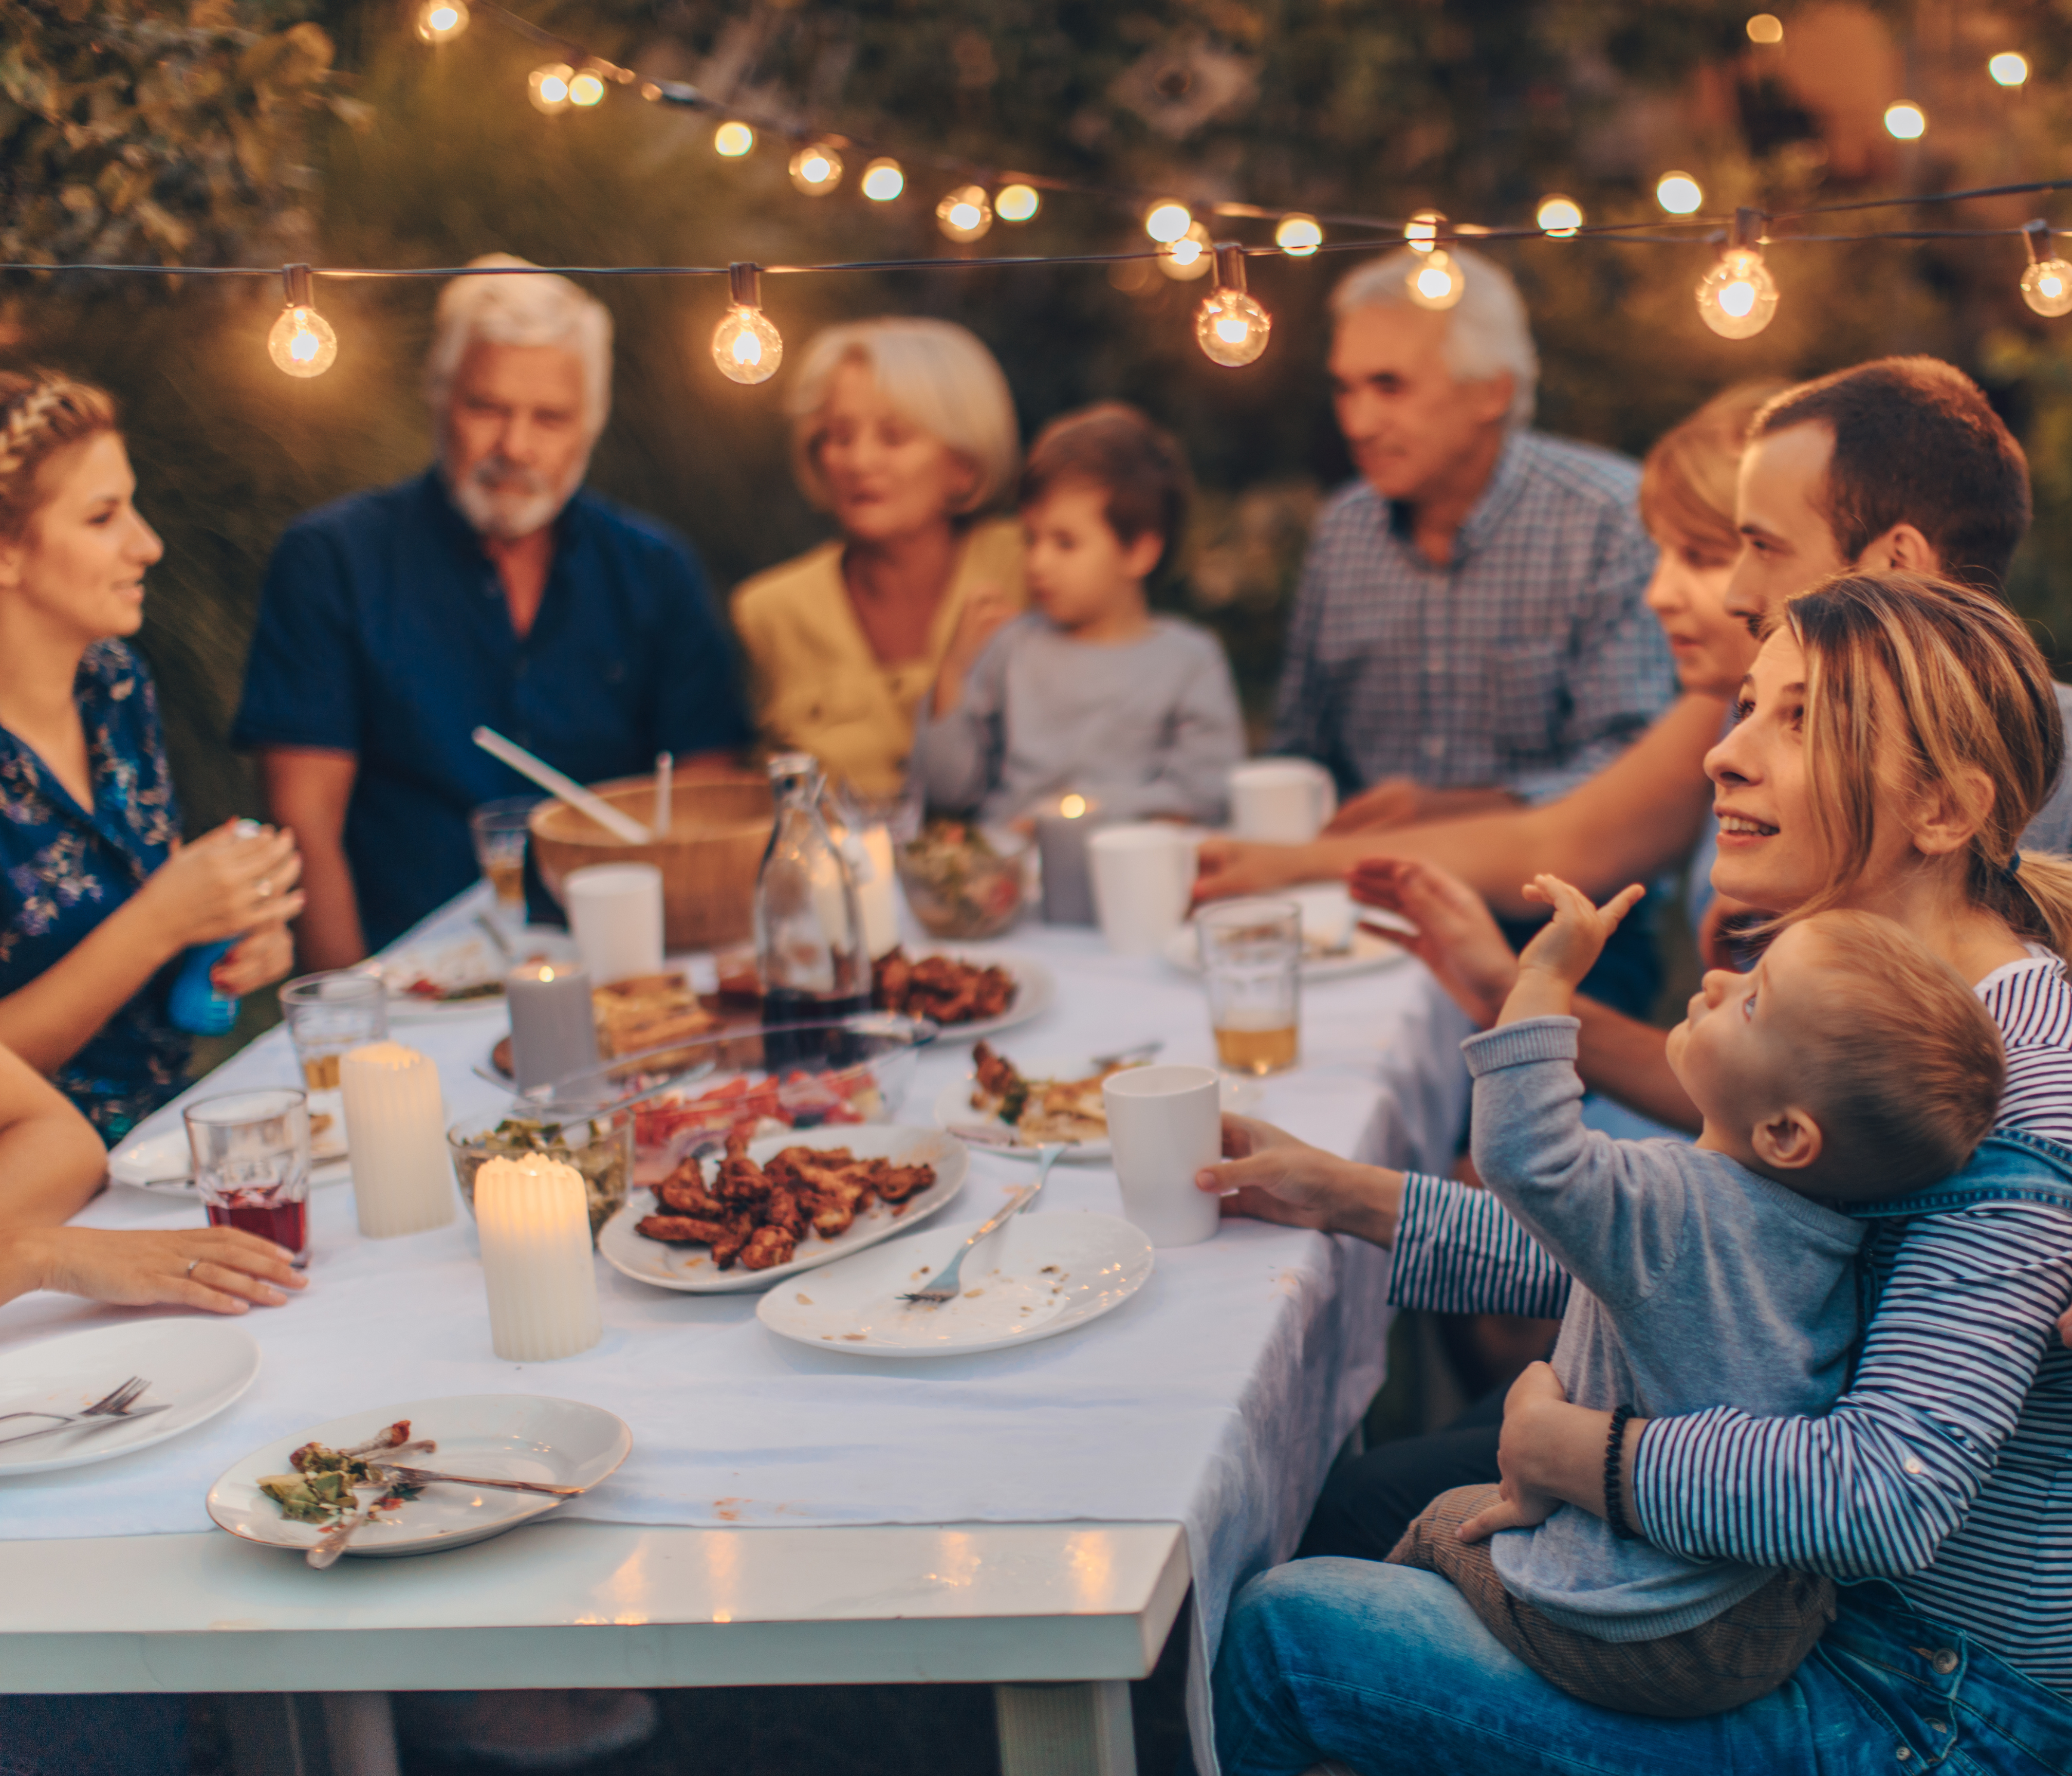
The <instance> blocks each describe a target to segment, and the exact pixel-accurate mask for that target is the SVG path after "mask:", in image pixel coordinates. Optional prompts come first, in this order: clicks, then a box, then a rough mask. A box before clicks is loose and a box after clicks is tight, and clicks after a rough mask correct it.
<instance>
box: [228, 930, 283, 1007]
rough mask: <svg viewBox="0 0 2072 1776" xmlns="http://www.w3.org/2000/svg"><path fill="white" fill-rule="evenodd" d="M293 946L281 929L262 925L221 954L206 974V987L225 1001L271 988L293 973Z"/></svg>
mask: <svg viewBox="0 0 2072 1776" xmlns="http://www.w3.org/2000/svg"><path fill="white" fill-rule="evenodd" d="M294 967H295V942H294V939H293V938H291V937H290V936H289V935H288V927H286V926H285V925H262V926H261V927H259V929H258V930H257V931H253V932H252V933H251V934H250V935H249V936H247V937H245V938H243V939H240V941H239V942H237V943H233V944H232V946H231V947H230V948H228V950H226V951H224V955H223V960H221V961H220V962H218V963H217V964H216V966H215V967H214V968H211V969H210V970H209V971H208V979H209V985H211V986H212V987H214V988H215V989H216V991H217V992H218V993H221V994H222V995H223V996H224V997H225V998H226V999H242V998H243V997H245V994H247V993H257V991H258V990H259V989H261V987H265V986H271V985H273V982H275V981H276V980H284V979H286V976H289V975H290V974H291V973H293V972H294Z"/></svg>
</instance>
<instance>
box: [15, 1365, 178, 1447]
mask: <svg viewBox="0 0 2072 1776" xmlns="http://www.w3.org/2000/svg"><path fill="white" fill-rule="evenodd" d="M150 1385H151V1384H150V1382H148V1381H146V1379H144V1378H143V1377H142V1375H132V1376H131V1377H130V1378H129V1379H128V1380H127V1381H125V1382H124V1383H122V1385H121V1387H111V1388H110V1389H109V1391H108V1392H106V1393H105V1394H103V1395H102V1396H101V1398H100V1399H98V1400H96V1401H94V1403H93V1404H92V1405H91V1406H87V1407H83V1408H80V1410H79V1411H78V1412H37V1411H35V1410H34V1409H32V1408H24V1409H23V1410H22V1411H19V1412H0V1424H4V1423H6V1421H7V1420H9V1419H14V1418H42V1419H48V1420H51V1422H50V1423H49V1424H45V1425H43V1426H42V1427H41V1428H40V1429H37V1430H33V1431H18V1432H17V1433H15V1434H14V1436H12V1437H0V1444H6V1443H25V1442H27V1441H28V1440H29V1439H30V1438H31V1437H48V1436H50V1435H51V1433H54V1432H57V1431H63V1430H69V1429H72V1426H74V1425H76V1424H93V1423H95V1422H97V1421H98V1422H101V1423H109V1422H112V1421H113V1420H116V1419H118V1418H148V1417H150V1416H151V1415H152V1414H153V1413H154V1412H164V1411H165V1410H166V1408H165V1407H163V1406H147V1407H146V1408H144V1410H143V1411H142V1412H132V1411H131V1410H130V1408H131V1407H133V1406H134V1405H135V1404H136V1403H137V1401H138V1400H139V1399H140V1398H142V1396H143V1395H144V1394H145V1393H146V1392H148V1391H149V1389H150Z"/></svg>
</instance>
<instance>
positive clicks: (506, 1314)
mask: <svg viewBox="0 0 2072 1776" xmlns="http://www.w3.org/2000/svg"><path fill="white" fill-rule="evenodd" d="M475 1227H476V1228H477V1230H478V1231H479V1232H480V1234H481V1235H482V1275H483V1281H484V1282H485V1283H487V1285H488V1288H489V1338H490V1342H491V1345H492V1346H494V1347H495V1351H496V1354H497V1355H499V1356H500V1357H502V1358H503V1359H504V1360H505V1361H507V1362H509V1363H546V1362H549V1361H551V1360H552V1359H554V1358H556V1357H572V1356H574V1355H575V1354H576V1353H577V1352H578V1350H589V1349H590V1346H592V1345H594V1344H595V1343H596V1342H598V1339H599V1338H602V1337H603V1336H604V1322H603V1321H602V1319H601V1318H599V1317H598V1311H597V1265H596V1264H595V1262H594V1260H593V1259H592V1258H591V1256H590V1209H589V1206H588V1199H587V1198H586V1196H585V1194H584V1193H583V1181H582V1175H581V1174H579V1173H578V1172H577V1170H576V1169H575V1168H574V1166H573V1165H563V1164H562V1163H561V1161H559V1160H557V1159H549V1158H548V1157H547V1156H546V1155H545V1153H527V1154H525V1155H524V1157H521V1158H518V1159H491V1160H485V1161H483V1166H482V1170H480V1171H479V1172H477V1173H476V1174H475Z"/></svg>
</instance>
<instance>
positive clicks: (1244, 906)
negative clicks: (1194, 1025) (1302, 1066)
mask: <svg viewBox="0 0 2072 1776" xmlns="http://www.w3.org/2000/svg"><path fill="white" fill-rule="evenodd" d="M1194 924H1195V927H1196V928H1197V929H1198V931H1199V932H1200V933H1201V943H1202V973H1203V975H1204V976H1205V977H1206V978H1207V982H1208V989H1209V1024H1210V1026H1211V1028H1212V1029H1213V1030H1215V1033H1216V1058H1217V1059H1219V1061H1221V1062H1222V1063H1223V1065H1224V1066H1225V1067H1228V1068H1229V1069H1230V1070H1231V1071H1232V1072H1234V1073H1277V1072H1279V1071H1281V1069H1282V1068H1283V1067H1293V1065H1294V1064H1295V1060H1296V1056H1297V1054H1298V1053H1299V1052H1300V1049H1301V1043H1300V1039H1299V1035H1298V1026H1299V1025H1300V1022H1301V1003H1302V1001H1301V992H1302V976H1301V966H1302V909H1301V907H1300V906H1297V905H1296V904H1295V902H1293V901H1289V900H1231V901H1225V902H1223V903H1222V904H1221V905H1219V906H1209V907H1205V908H1204V909H1203V910H1202V911H1201V912H1200V913H1198V914H1197V915H1195V919H1194Z"/></svg>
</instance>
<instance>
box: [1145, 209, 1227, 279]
mask: <svg viewBox="0 0 2072 1776" xmlns="http://www.w3.org/2000/svg"><path fill="white" fill-rule="evenodd" d="M1214 262H1215V246H1214V244H1213V243H1212V242H1211V240H1210V239H1209V231H1208V230H1207V228H1203V227H1202V224H1200V223H1198V222H1190V223H1189V224H1187V232H1186V233H1185V234H1183V235H1182V236H1180V238H1179V239H1178V240H1169V241H1167V242H1166V243H1165V246H1164V247H1163V248H1162V249H1161V250H1160V252H1159V254H1158V269H1160V270H1161V271H1162V272H1164V273H1165V275H1166V276H1167V277H1171V278H1174V279H1175V280H1177V281H1178V282H1181V283H1183V284H1191V283H1192V282H1194V280H1195V279H1196V278H1197V277H1207V276H1208V274H1209V272H1210V269H1211V266H1212V265H1213V264H1214Z"/></svg>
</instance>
